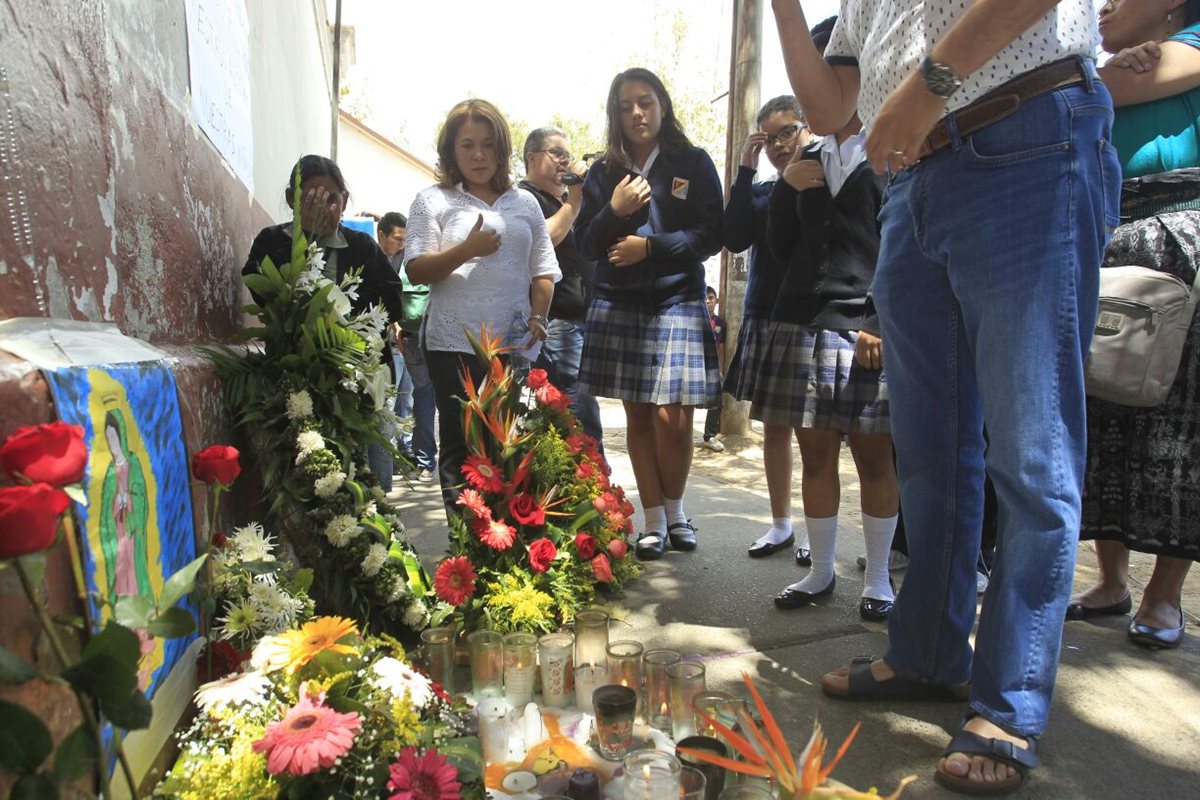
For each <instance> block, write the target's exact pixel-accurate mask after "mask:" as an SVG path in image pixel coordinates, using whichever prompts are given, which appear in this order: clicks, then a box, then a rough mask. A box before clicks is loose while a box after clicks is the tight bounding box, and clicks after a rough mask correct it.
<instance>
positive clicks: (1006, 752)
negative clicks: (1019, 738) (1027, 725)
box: [944, 729, 1042, 774]
mask: <svg viewBox="0 0 1200 800" xmlns="http://www.w3.org/2000/svg"><path fill="white" fill-rule="evenodd" d="M1024 738H1025V743H1026V745H1028V747H1018V746H1017V745H1015V744H1013V743H1012V742H1010V741H1008V740H1007V739H993V738H990V737H987V736H980V735H979V734H978V733H974V732H973V731H968V730H965V729H964V730H960V731H959V732H958V733H956V734H955V735H954V738H953V739H951V740H950V744H949V746H947V747H946V751H945V753H944V755H947V756H948V755H951V754H952V753H961V754H962V755H965V756H983V757H984V758H990V759H992V760H993V761H999V762H1001V763H1003V764H1007V765H1009V766H1010V767H1013V768H1014V769H1016V770H1018V771H1019V772H1021V773H1022V774H1024V773H1025V772H1027V771H1028V770H1031V769H1033V768H1035V767H1036V766H1037V765H1038V764H1041V763H1042V761H1041V759H1040V758H1038V755H1037V740H1036V739H1035V738H1033V737H1032V736H1027V737H1024Z"/></svg>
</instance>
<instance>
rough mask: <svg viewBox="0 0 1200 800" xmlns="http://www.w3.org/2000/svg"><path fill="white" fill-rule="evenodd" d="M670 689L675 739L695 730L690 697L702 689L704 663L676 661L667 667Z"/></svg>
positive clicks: (672, 725)
mask: <svg viewBox="0 0 1200 800" xmlns="http://www.w3.org/2000/svg"><path fill="white" fill-rule="evenodd" d="M667 684H668V685H669V687H670V690H671V732H672V736H673V737H674V739H675V740H676V741H678V740H680V739H682V738H683V737H685V736H691V735H692V734H694V733H695V732H696V720H695V718H694V717H693V715H692V698H694V697H695V696H696V695H698V694H700V693H701V692H703V691H704V688H705V687H704V665H703V664H701V663H700V662H699V661H676V662H675V663H674V664H671V665H669V666H668V667H667Z"/></svg>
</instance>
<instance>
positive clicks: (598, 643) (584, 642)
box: [575, 608, 608, 667]
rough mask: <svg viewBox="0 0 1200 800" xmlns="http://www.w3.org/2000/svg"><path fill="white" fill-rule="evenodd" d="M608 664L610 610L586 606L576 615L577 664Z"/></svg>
mask: <svg viewBox="0 0 1200 800" xmlns="http://www.w3.org/2000/svg"><path fill="white" fill-rule="evenodd" d="M588 664H590V665H592V666H594V667H595V666H600V667H603V666H606V665H607V664H608V612H607V611H602V610H600V609H598V608H585V609H584V610H583V611H580V612H579V613H578V614H576V615H575V666H576V667H582V666H585V665H588Z"/></svg>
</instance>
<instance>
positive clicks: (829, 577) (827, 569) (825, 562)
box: [788, 514, 838, 593]
mask: <svg viewBox="0 0 1200 800" xmlns="http://www.w3.org/2000/svg"><path fill="white" fill-rule="evenodd" d="M837 521H838V518H837V517H836V516H833V517H810V516H808V515H807V514H805V515H804V527H805V528H807V529H808V541H809V546H810V547H811V549H812V569H810V570H809V571H808V574H807V575H805V576H804V580H802V581H799V582H797V583H793V584H792V585H791V586H789V587H788V588H789V589H795V590H797V591H801V592H812V593H815V592H820V591H823V590H825V589H828V588H829V584H830V582H832V581H833V575H834V573H833V556H834V553H835V551H836V550H837Z"/></svg>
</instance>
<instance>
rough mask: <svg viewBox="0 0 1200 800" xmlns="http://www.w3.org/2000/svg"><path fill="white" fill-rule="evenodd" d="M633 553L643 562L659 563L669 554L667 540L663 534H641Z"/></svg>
mask: <svg viewBox="0 0 1200 800" xmlns="http://www.w3.org/2000/svg"><path fill="white" fill-rule="evenodd" d="M633 552H634V553H635V554H636V555H637V557H638V559H639V560H641V561H657V560H658V559H660V558H662V557H663V555H664V554H665V553H666V552H667V539H666V537H665V536H663V535H662V534H661V533H650V532H647V533H639V534H638V538H637V543H636V544H635V545H634V546H633Z"/></svg>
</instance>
